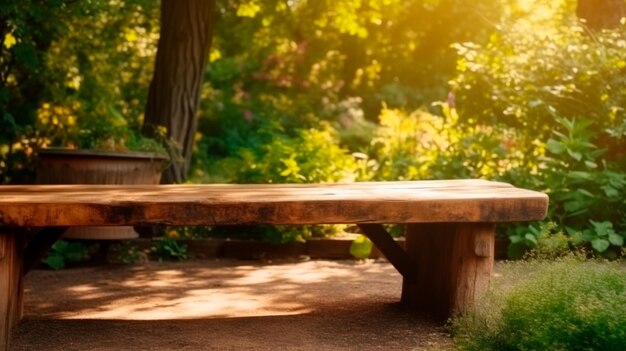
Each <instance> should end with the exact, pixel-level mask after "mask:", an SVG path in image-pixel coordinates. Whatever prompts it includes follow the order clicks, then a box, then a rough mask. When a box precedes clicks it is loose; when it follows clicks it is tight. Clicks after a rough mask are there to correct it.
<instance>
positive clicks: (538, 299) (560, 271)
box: [453, 255, 626, 351]
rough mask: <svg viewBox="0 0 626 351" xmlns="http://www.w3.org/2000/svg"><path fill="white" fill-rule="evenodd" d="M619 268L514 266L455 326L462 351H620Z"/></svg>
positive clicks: (562, 262) (622, 279) (624, 309)
mask: <svg viewBox="0 0 626 351" xmlns="http://www.w3.org/2000/svg"><path fill="white" fill-rule="evenodd" d="M624 272H625V267H624V266H623V263H608V262H604V261H595V260H591V261H585V260H584V259H582V258H580V257H574V256H571V255H570V256H568V257H564V258H560V259H557V260H551V261H543V260H534V261H518V262H513V263H508V264H506V265H503V266H502V267H501V275H502V276H503V278H502V280H503V281H506V282H510V283H507V284H508V285H504V284H499V285H498V286H496V287H495V288H492V289H491V290H490V292H489V293H488V295H487V296H486V297H485V298H484V299H483V300H482V301H481V302H480V303H479V304H478V305H477V306H476V308H474V309H473V310H472V311H470V312H469V313H468V314H466V315H465V316H463V317H460V318H458V319H456V320H454V321H453V334H454V340H455V343H456V344H457V346H458V348H459V349H460V350H481V351H482V350H615V351H617V350H623V349H625V348H626V274H624Z"/></svg>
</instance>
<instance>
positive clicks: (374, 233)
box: [359, 224, 416, 282]
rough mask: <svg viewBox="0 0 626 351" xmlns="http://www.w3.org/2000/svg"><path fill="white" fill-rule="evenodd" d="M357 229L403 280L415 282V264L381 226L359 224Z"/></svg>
mask: <svg viewBox="0 0 626 351" xmlns="http://www.w3.org/2000/svg"><path fill="white" fill-rule="evenodd" d="M359 228H361V231H362V232H363V234H365V235H366V236H367V237H368V238H370V240H372V242H373V243H374V245H376V247H377V248H378V249H379V250H380V252H382V254H383V255H385V257H386V258H387V260H388V261H389V262H390V263H391V264H392V265H393V266H394V267H395V268H396V270H398V272H400V274H401V275H402V277H404V279H405V280H408V281H411V282H414V281H415V280H416V275H415V263H414V262H413V260H411V258H410V257H409V255H408V254H407V253H406V251H404V249H402V248H401V247H400V245H398V243H397V242H396V241H395V240H393V238H392V237H391V235H389V233H388V232H387V231H386V230H385V228H384V227H383V226H382V225H381V224H359Z"/></svg>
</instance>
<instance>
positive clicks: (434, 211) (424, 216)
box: [0, 180, 548, 226]
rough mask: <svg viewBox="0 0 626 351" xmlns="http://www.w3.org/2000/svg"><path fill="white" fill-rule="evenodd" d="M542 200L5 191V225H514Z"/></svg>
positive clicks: (210, 189) (389, 186)
mask: <svg viewBox="0 0 626 351" xmlns="http://www.w3.org/2000/svg"><path fill="white" fill-rule="evenodd" d="M547 205H548V198H547V196H546V195H545V194H542V193H538V192H534V191H529V190H524V189H518V188H515V187H513V186H511V185H508V184H505V183H498V182H487V181H480V180H478V181H475V180H450V181H416V182H379V183H376V182H374V183H372V182H369V183H352V184H287V185H283V184H280V185H279V184H263V185H261V184H253V185H229V184H205V185H136V186H133V185H36V186H0V225H5V226H73V225H152V224H166V225H167V224H169V225H221V224H258V223H267V224H324V223H327V224H332V223H418V222H459V223H460V222H512V221H529V220H540V219H543V218H544V217H545V215H546V210H547Z"/></svg>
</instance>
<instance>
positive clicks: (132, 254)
mask: <svg viewBox="0 0 626 351" xmlns="http://www.w3.org/2000/svg"><path fill="white" fill-rule="evenodd" d="M111 250H112V251H113V252H114V255H115V256H114V257H115V261H117V262H121V263H124V264H133V263H138V262H145V261H147V260H148V254H149V253H150V248H141V247H139V246H138V245H137V244H135V243H134V242H133V241H132V240H123V241H121V242H119V243H117V244H115V245H114V246H113V247H112V248H111Z"/></svg>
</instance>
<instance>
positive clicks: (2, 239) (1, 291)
mask: <svg viewBox="0 0 626 351" xmlns="http://www.w3.org/2000/svg"><path fill="white" fill-rule="evenodd" d="M21 240H22V239H21V238H19V237H18V236H17V235H15V233H13V232H10V231H9V230H8V229H6V228H1V227H0V350H8V349H9V342H10V339H11V330H12V329H13V327H14V326H15V325H16V324H17V323H18V322H19V320H20V319H21V318H22V295H23V285H22V284H23V282H22V270H21V268H22V267H21V265H22V260H21V252H22V247H21Z"/></svg>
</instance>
